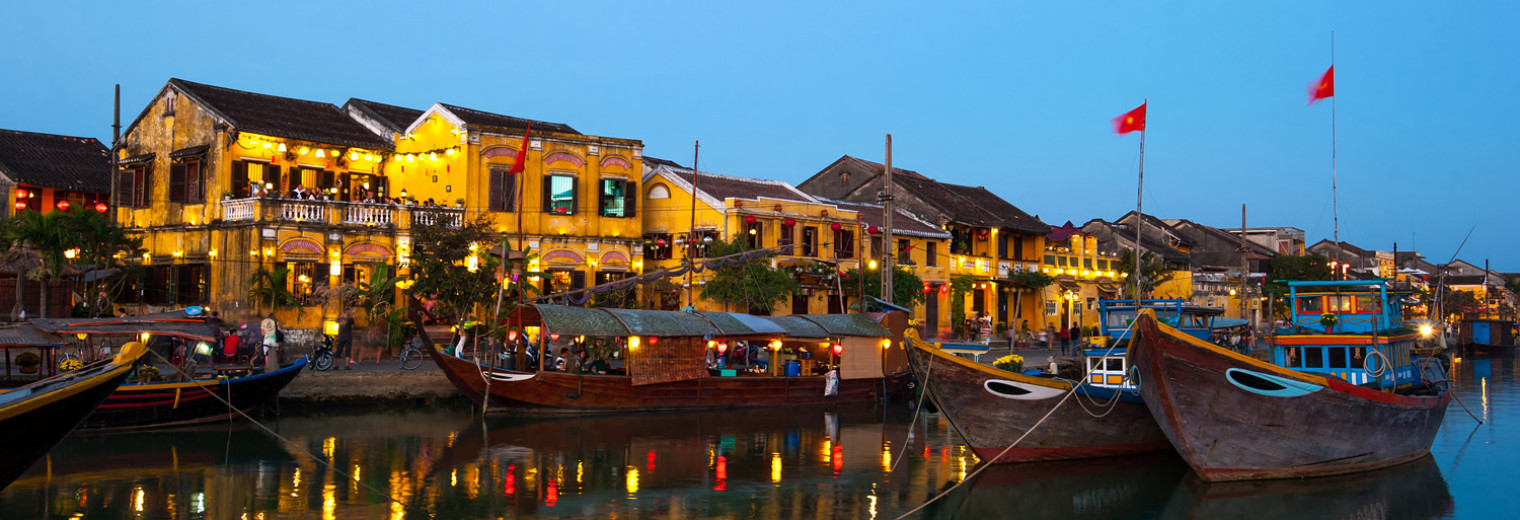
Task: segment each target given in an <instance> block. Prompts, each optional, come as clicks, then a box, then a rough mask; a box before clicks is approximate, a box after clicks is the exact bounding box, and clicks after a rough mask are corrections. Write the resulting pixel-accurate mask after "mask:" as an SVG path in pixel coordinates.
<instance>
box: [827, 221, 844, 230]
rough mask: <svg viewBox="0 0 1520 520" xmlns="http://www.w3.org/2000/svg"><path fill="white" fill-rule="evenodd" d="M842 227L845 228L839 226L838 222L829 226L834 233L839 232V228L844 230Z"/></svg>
mask: <svg viewBox="0 0 1520 520" xmlns="http://www.w3.org/2000/svg"><path fill="white" fill-rule="evenodd" d="M842 227H844V226H841V225H839V223H838V222H835V223H833V224H829V229H832V230H834V231H839V228H842Z"/></svg>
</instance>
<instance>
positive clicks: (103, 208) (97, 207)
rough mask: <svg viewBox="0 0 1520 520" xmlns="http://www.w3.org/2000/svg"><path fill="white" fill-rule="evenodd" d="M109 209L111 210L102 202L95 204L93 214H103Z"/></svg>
mask: <svg viewBox="0 0 1520 520" xmlns="http://www.w3.org/2000/svg"><path fill="white" fill-rule="evenodd" d="M109 209H111V207H110V206H107V205H106V203H104V202H96V203H95V212H96V213H105V212H106V211H107V210H109Z"/></svg>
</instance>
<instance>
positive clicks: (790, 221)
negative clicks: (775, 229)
mask: <svg viewBox="0 0 1520 520" xmlns="http://www.w3.org/2000/svg"><path fill="white" fill-rule="evenodd" d="M781 225H783V226H795V225H797V219H794V218H789V219H786V220H784V221H782V222H781Z"/></svg>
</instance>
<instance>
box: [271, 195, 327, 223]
mask: <svg viewBox="0 0 1520 520" xmlns="http://www.w3.org/2000/svg"><path fill="white" fill-rule="evenodd" d="M279 204H280V219H281V220H295V221H302V222H304V221H314V222H326V221H327V204H325V203H322V202H311V201H295V200H281V201H279Z"/></svg>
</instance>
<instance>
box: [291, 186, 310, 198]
mask: <svg viewBox="0 0 1520 520" xmlns="http://www.w3.org/2000/svg"><path fill="white" fill-rule="evenodd" d="M307 195H308V193H307V191H306V185H305V184H297V185H296V188H295V189H293V190H290V198H292V199H304V198H306V196H307Z"/></svg>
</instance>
